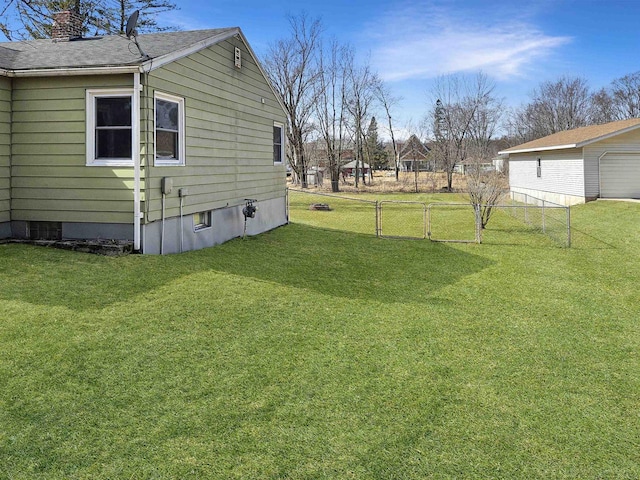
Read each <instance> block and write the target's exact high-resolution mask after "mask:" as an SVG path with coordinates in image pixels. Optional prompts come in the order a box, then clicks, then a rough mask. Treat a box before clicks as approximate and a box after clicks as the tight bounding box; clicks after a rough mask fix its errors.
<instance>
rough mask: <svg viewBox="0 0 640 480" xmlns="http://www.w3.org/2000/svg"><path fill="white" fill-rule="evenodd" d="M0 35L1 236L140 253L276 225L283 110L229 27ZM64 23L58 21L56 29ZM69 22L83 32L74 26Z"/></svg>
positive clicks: (281, 206) (281, 215) (74, 21)
mask: <svg viewBox="0 0 640 480" xmlns="http://www.w3.org/2000/svg"><path fill="white" fill-rule="evenodd" d="M63 15H64V16H59V17H58V18H57V21H58V22H59V23H60V22H67V21H68V22H70V23H69V28H70V30H71V35H69V36H67V37H64V38H57V39H54V40H32V41H24V42H10V43H0V238H8V237H14V238H68V239H94V238H100V239H119V240H131V241H132V242H133V243H134V248H135V249H137V250H138V251H141V252H143V253H161V252H162V253H171V252H178V251H186V250H192V249H198V248H202V247H207V246H211V245H215V244H218V243H221V242H224V241H226V240H229V239H231V238H234V237H238V236H241V235H242V234H243V231H244V221H245V218H244V216H243V214H242V208H243V207H244V206H245V203H246V200H245V199H255V200H256V201H257V203H256V206H257V207H258V212H257V214H256V215H255V218H252V219H249V220H248V221H247V234H250V235H251V234H257V233H260V232H263V231H265V230H269V229H273V228H275V227H277V226H279V225H282V224H285V223H286V221H287V218H286V201H285V197H286V191H285V178H286V172H285V162H284V158H285V157H284V146H285V145H284V142H285V136H284V125H285V124H286V116H285V113H284V109H283V108H282V105H281V104H280V103H279V101H278V99H277V97H276V95H275V93H274V91H273V89H272V87H271V85H270V83H269V81H268V80H267V79H266V76H265V73H264V71H263V70H262V68H261V66H260V64H259V63H258V61H257V59H256V57H255V55H254V53H253V51H252V50H251V48H250V46H249V44H248V43H247V41H246V39H245V37H244V35H243V33H242V32H241V31H240V29H239V28H224V29H214V30H199V31H190V32H189V31H188V32H171V33H158V34H148V35H140V36H139V37H138V40H139V44H140V46H141V48H142V49H143V51H144V53H145V54H146V56H142V54H141V53H140V52H139V51H138V50H137V48H136V46H135V44H133V42H132V41H130V40H128V39H127V38H125V37H121V36H106V37H95V38H77V37H75V36H73V33H74V32H73V31H74V29H77V28H79V19H78V17H76V16H75V15H74V14H70V12H64V13H63ZM63 30H64V29H63ZM76 31H79V30H76Z"/></svg>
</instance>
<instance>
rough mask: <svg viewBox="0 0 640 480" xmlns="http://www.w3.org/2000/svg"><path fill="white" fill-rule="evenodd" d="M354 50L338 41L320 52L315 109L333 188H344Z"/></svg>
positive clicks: (334, 190) (335, 190) (335, 189)
mask: <svg viewBox="0 0 640 480" xmlns="http://www.w3.org/2000/svg"><path fill="white" fill-rule="evenodd" d="M352 59H353V52H352V51H351V50H350V49H348V48H347V47H345V46H342V45H339V44H338V43H337V41H335V40H334V41H333V42H331V44H330V47H329V50H328V51H322V50H321V52H320V57H319V67H320V72H321V74H320V75H319V77H318V82H316V84H315V88H316V93H315V97H316V99H317V100H316V103H315V113H316V119H317V128H318V131H319V133H320V136H321V138H322V141H323V143H324V147H325V149H326V151H327V162H328V167H329V174H330V176H331V190H332V191H333V192H338V191H339V190H340V170H341V168H342V151H343V149H344V147H345V143H346V125H345V121H346V119H345V108H346V105H345V101H346V83H345V82H346V72H345V69H346V65H350V64H351V63H352Z"/></svg>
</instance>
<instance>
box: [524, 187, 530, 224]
mask: <svg viewBox="0 0 640 480" xmlns="http://www.w3.org/2000/svg"><path fill="white" fill-rule="evenodd" d="M527 205H529V195H527V194H526V193H525V194H524V221H525V222H527V223H529V210H527Z"/></svg>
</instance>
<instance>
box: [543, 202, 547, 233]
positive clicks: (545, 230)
mask: <svg viewBox="0 0 640 480" xmlns="http://www.w3.org/2000/svg"><path fill="white" fill-rule="evenodd" d="M542 233H547V228H546V224H545V221H544V200H542Z"/></svg>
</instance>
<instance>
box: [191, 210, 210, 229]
mask: <svg viewBox="0 0 640 480" xmlns="http://www.w3.org/2000/svg"><path fill="white" fill-rule="evenodd" d="M209 227H211V211H207V212H198V213H194V214H193V229H194V230H195V231H196V232H197V231H198V230H204V229H205V228H209Z"/></svg>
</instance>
